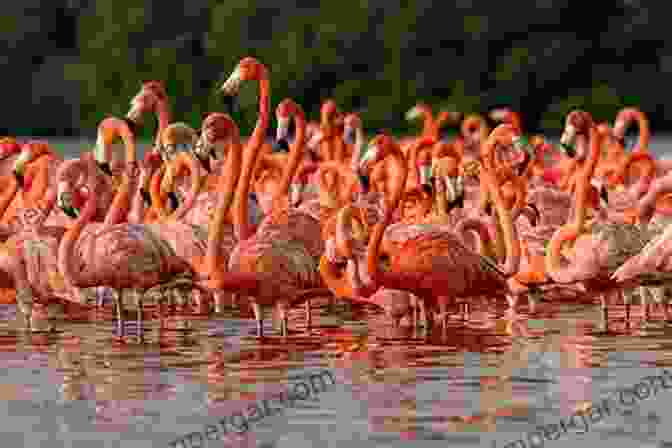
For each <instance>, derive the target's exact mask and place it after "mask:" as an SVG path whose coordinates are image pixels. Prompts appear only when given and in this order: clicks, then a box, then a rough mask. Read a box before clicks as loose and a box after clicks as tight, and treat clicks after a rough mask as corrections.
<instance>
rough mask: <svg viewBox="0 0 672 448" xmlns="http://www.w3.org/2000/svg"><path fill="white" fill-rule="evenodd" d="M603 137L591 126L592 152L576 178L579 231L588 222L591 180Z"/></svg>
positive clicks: (576, 224)
mask: <svg viewBox="0 0 672 448" xmlns="http://www.w3.org/2000/svg"><path fill="white" fill-rule="evenodd" d="M602 137H603V136H602V134H601V133H600V132H599V131H598V130H597V129H596V128H595V127H591V128H590V154H589V156H588V159H587V160H586V161H585V162H584V164H583V166H582V167H581V168H580V171H579V173H578V176H577V179H576V187H575V188H576V192H575V194H576V202H575V207H576V208H575V212H574V225H575V226H576V228H577V229H579V231H580V230H581V229H582V228H583V225H584V223H585V222H586V215H587V212H588V201H589V191H590V188H591V184H590V180H591V178H592V177H593V174H594V173H595V167H596V166H597V163H598V162H599V160H600V156H601V145H602Z"/></svg>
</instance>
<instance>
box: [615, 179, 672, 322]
mask: <svg viewBox="0 0 672 448" xmlns="http://www.w3.org/2000/svg"><path fill="white" fill-rule="evenodd" d="M670 192H672V175H669V174H668V175H666V176H665V177H662V178H659V179H656V180H654V181H653V183H652V184H651V188H650V189H649V191H648V192H647V193H646V195H644V196H643V197H642V198H641V199H640V201H639V204H638V207H637V215H638V218H639V222H640V225H641V226H642V228H643V229H644V230H649V231H651V232H653V233H657V235H656V236H654V237H653V238H652V239H651V240H650V241H649V242H648V243H647V244H646V246H645V247H644V248H643V249H642V250H641V252H639V253H638V254H636V255H634V256H633V257H631V258H630V259H628V260H627V261H626V262H625V263H623V264H622V265H621V266H620V267H619V268H618V269H616V271H615V272H614V273H613V274H612V279H613V280H616V281H618V282H632V281H636V282H637V283H639V284H640V285H642V287H641V288H640V294H641V295H642V296H643V297H642V301H643V302H645V300H646V299H648V298H649V297H651V298H653V299H654V300H655V301H656V302H659V303H661V302H663V301H664V295H665V287H666V285H667V283H668V282H669V278H670V274H669V272H670V260H669V252H670V249H669V247H670V243H669V242H670V241H672V239H671V238H670V235H672V226H670V225H668V224H667V223H662V224H654V223H652V218H653V216H654V213H655V212H656V211H659V210H657V209H658V207H657V206H656V199H657V198H658V197H659V196H661V195H664V194H668V193H670ZM663 212H664V213H667V212H668V211H666V210H663ZM644 304H645V306H644V316H645V318H646V317H648V304H646V303H644ZM663 310H664V312H665V320H667V321H670V320H672V316H671V315H670V311H669V309H668V307H667V306H664V307H663Z"/></svg>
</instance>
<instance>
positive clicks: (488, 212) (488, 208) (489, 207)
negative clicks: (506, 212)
mask: <svg viewBox="0 0 672 448" xmlns="http://www.w3.org/2000/svg"><path fill="white" fill-rule="evenodd" d="M485 214H486V215H488V216H492V204H491V203H489V202H488V203H487V204H486V206H485Z"/></svg>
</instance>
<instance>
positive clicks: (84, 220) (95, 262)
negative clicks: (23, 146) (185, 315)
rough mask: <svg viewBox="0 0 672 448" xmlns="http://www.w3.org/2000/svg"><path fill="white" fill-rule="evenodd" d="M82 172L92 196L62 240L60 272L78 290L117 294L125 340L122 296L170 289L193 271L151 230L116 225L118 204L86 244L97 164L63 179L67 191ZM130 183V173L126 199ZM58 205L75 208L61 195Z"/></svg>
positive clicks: (69, 170) (65, 169)
mask: <svg viewBox="0 0 672 448" xmlns="http://www.w3.org/2000/svg"><path fill="white" fill-rule="evenodd" d="M82 169H84V172H85V174H86V178H85V181H86V184H87V186H88V187H89V191H90V195H89V197H88V198H87V201H86V203H85V205H84V207H83V210H82V212H81V214H80V215H79V216H78V218H77V220H76V222H75V224H74V225H73V226H72V228H71V229H69V230H68V232H67V233H66V234H65V235H64V236H63V238H62V240H61V243H60V245H59V248H58V268H59V271H60V272H61V273H62V274H63V276H64V277H65V280H66V282H67V283H68V284H70V285H72V286H75V287H79V288H87V287H94V286H108V287H111V288H114V289H116V290H117V292H118V294H117V297H116V302H117V303H116V308H117V320H118V327H119V335H120V337H121V338H123V337H124V319H123V312H122V299H123V297H122V290H123V289H127V288H137V289H141V290H145V291H146V290H147V289H149V288H152V287H154V286H157V285H163V284H170V282H171V281H174V278H175V276H176V275H181V274H187V275H188V274H191V269H190V267H189V265H188V264H187V263H186V262H184V261H183V260H182V259H181V258H179V257H178V256H177V255H175V253H174V252H173V251H172V250H171V249H170V247H169V246H168V245H167V244H166V243H165V242H163V241H161V239H160V238H158V237H157V236H155V235H154V234H153V232H152V231H151V230H150V229H149V228H148V227H147V226H144V225H140V224H125V223H120V224H116V223H114V222H115V221H117V220H119V219H120V215H121V213H120V212H119V211H120V208H121V207H120V204H119V201H117V200H115V203H114V204H113V205H112V208H111V210H110V215H108V219H107V221H108V222H107V223H104V224H102V225H99V229H97V231H95V233H94V232H90V233H89V234H88V237H86V236H85V237H84V238H82V236H83V235H82V231H83V230H84V229H85V227H86V226H87V225H88V224H89V223H90V222H91V219H92V218H93V216H94V214H95V212H96V199H97V198H96V192H95V188H94V187H95V185H94V184H95V181H94V179H95V172H96V165H95V163H93V161H92V160H91V159H84V160H77V161H74V163H71V164H67V165H65V166H62V167H61V168H60V169H59V173H58V178H59V180H60V182H61V185H63V188H64V189H65V190H66V191H67V188H68V187H70V185H69V184H71V183H72V182H73V181H74V180H75V179H76V178H77V177H79V176H80V175H81V171H82ZM130 181H131V178H130V173H128V172H127V173H126V174H125V176H124V181H123V182H124V183H123V184H122V186H121V187H120V190H121V191H122V193H123V192H128V190H129V189H130ZM70 188H71V187H70ZM117 197H118V198H119V197H121V195H119V194H118V195H117ZM58 199H59V205H60V206H61V207H62V208H67V207H70V206H71V204H70V201H69V198H68V197H67V196H64V195H60V197H59V198H58ZM139 305H140V306H139V307H138V331H139V335H140V338H141V339H142V326H141V324H142V306H141V304H139Z"/></svg>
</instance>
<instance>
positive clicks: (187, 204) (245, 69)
mask: <svg viewBox="0 0 672 448" xmlns="http://www.w3.org/2000/svg"><path fill="white" fill-rule="evenodd" d="M245 81H257V82H258V83H259V99H258V103H259V104H258V107H259V112H258V119H257V122H256V126H255V128H254V130H253V132H252V134H251V136H250V137H249V138H247V139H246V140H244V139H242V138H241V136H240V133H239V130H238V127H237V125H236V123H235V121H234V120H233V119H232V118H231V115H230V114H227V113H220V112H215V113H210V114H208V115H206V116H205V118H204V120H203V123H202V126H201V130H200V135H199V133H198V132H197V131H196V130H194V129H192V128H191V127H190V126H188V125H186V124H184V123H180V122H173V121H172V116H171V112H170V107H169V104H168V102H169V98H168V95H167V92H166V90H165V88H164V86H163V84H162V83H161V82H159V81H150V82H145V83H143V85H142V87H141V89H140V91H139V93H138V94H137V95H136V96H135V97H133V99H132V100H131V103H130V110H129V111H128V113H127V115H126V117H124V118H116V117H108V118H105V119H104V120H103V121H102V122H101V123H100V125H99V127H98V138H97V142H96V145H95V149H94V150H93V151H90V152H84V153H83V154H82V155H81V156H80V157H79V158H76V159H68V160H63V158H62V157H61V156H59V155H58V154H57V153H56V152H55V151H54V150H52V149H51V148H50V146H49V145H48V144H47V143H45V142H43V141H34V140H33V141H27V142H17V140H16V139H14V138H10V137H7V138H4V139H2V140H0V158H1V161H0V171H1V173H0V180H1V182H2V186H1V187H0V231H1V232H0V234H1V237H2V241H3V244H2V245H1V247H0V251H1V252H0V271H1V272H2V275H1V276H0V282H1V283H2V284H1V285H0V286H1V287H2V288H4V289H2V290H1V292H2V294H1V297H0V298H1V299H2V300H3V301H4V303H14V302H16V304H17V306H18V309H19V310H20V311H21V313H22V314H23V316H24V317H25V326H26V329H27V330H29V331H31V330H32V331H44V329H40V325H39V324H38V322H42V323H44V322H45V321H46V322H47V329H48V330H51V329H53V326H52V325H50V324H49V322H52V323H53V318H52V316H53V312H54V311H53V310H55V309H57V308H58V307H59V306H60V307H63V306H66V305H67V304H68V303H73V302H74V303H77V304H80V305H82V304H88V306H96V307H102V306H104V305H106V299H109V298H110V297H112V298H113V299H114V305H115V306H114V309H115V310H116V311H115V314H116V319H117V323H118V332H117V337H118V338H120V339H121V340H124V339H125V338H126V337H127V336H126V334H125V330H124V328H125V327H124V319H125V314H126V313H125V312H124V297H125V296H124V295H126V298H127V299H128V297H130V296H128V295H127V294H128V293H129V291H134V293H135V295H134V297H135V300H136V301H137V303H136V305H137V310H138V311H137V324H138V326H139V330H140V333H139V334H140V336H142V321H143V315H144V314H147V313H146V312H145V313H143V302H142V300H143V298H146V297H147V296H148V295H150V294H154V293H158V294H159V296H160V297H161V298H163V299H165V298H166V297H168V298H169V300H159V307H158V308H159V316H160V318H161V319H163V316H164V313H167V312H168V313H169V312H170V311H171V309H173V308H172V306H173V305H175V303H174V302H175V301H177V302H178V306H180V307H182V309H184V307H188V308H189V309H190V310H191V312H193V313H196V314H199V313H200V314H206V315H207V314H208V313H209V312H210V311H211V310H212V309H213V308H214V309H215V310H220V309H221V308H222V306H224V304H225V303H230V301H231V300H241V301H243V302H241V303H245V301H247V302H249V303H250V304H251V307H252V312H253V313H254V316H255V319H256V321H257V332H258V335H259V336H262V335H263V331H262V328H263V327H262V316H263V314H262V307H266V306H272V307H273V311H274V314H275V316H277V318H278V319H279V322H280V324H281V325H280V328H281V334H282V335H283V336H284V335H287V330H288V328H287V326H288V318H287V316H288V311H289V310H290V309H291V308H292V307H295V306H299V305H300V306H305V318H306V323H307V325H308V326H310V323H311V316H310V301H311V299H315V298H318V297H322V298H324V297H328V298H329V300H332V299H333V298H338V299H344V300H349V301H352V302H358V303H368V304H374V305H378V306H379V307H380V308H381V309H382V310H384V312H385V314H386V315H387V316H389V317H390V318H391V319H392V320H393V323H394V324H395V325H399V323H400V321H401V319H403V318H407V319H408V320H409V322H411V323H412V324H414V325H427V326H428V327H430V326H431V325H432V323H434V322H441V323H443V325H445V324H446V322H447V319H448V318H449V317H450V316H451V315H454V312H455V310H457V313H458V315H459V316H461V318H462V319H465V320H466V319H469V304H470V303H473V301H474V300H476V299H478V298H481V299H482V298H486V300H489V301H495V300H498V299H502V298H506V300H507V302H508V305H509V312H515V310H516V307H518V306H519V302H520V299H521V298H525V299H527V300H526V301H524V302H523V303H527V305H528V307H529V308H528V309H529V312H530V313H531V314H533V313H535V312H536V311H535V308H536V307H537V306H538V304H539V302H540V301H544V300H546V301H548V300H550V299H549V298H554V299H557V300H563V298H565V299H566V297H567V296H566V295H563V294H565V293H567V292H568V291H569V292H573V293H574V294H581V295H582V297H584V298H585V297H599V299H600V303H601V307H602V310H603V316H604V317H605V318H606V317H607V310H608V307H609V305H611V304H613V303H614V302H619V301H620V300H623V301H624V303H625V309H626V317H625V319H626V322H629V320H630V317H631V316H630V303H631V301H632V299H633V297H634V294H633V291H635V290H637V292H638V296H639V297H640V298H641V303H642V313H643V316H644V318H648V317H649V315H650V313H651V311H652V310H655V309H660V307H662V311H663V312H664V318H665V320H672V316H671V315H670V314H669V310H668V303H667V299H666V290H665V287H666V282H667V281H671V280H672V259H671V258H670V255H671V254H672V226H669V227H668V226H667V225H666V224H667V223H668V222H667V221H666V220H667V219H668V216H672V201H671V200H670V199H672V172H670V173H669V174H668V173H667V172H668V171H669V170H671V169H672V163H670V162H666V161H665V160H656V159H655V158H654V156H653V155H652V154H651V153H650V152H649V150H648V142H649V138H650V130H649V125H648V121H647V118H646V117H645V115H644V114H643V113H642V112H641V111H639V110H638V109H636V108H625V109H623V110H621V111H620V112H619V114H618V115H617V117H616V119H615V122H614V125H613V127H611V126H610V125H609V124H607V123H597V122H596V121H594V120H593V118H592V117H591V115H590V113H588V112H586V111H581V110H575V111H572V112H571V113H569V114H568V116H567V118H566V122H565V128H564V132H563V134H562V137H561V140H560V145H559V146H557V147H556V146H554V145H552V144H550V143H549V142H547V141H546V140H545V139H544V137H543V136H541V135H535V136H527V137H526V136H525V134H524V129H523V125H522V123H521V119H520V116H519V114H518V113H516V112H514V111H512V110H509V109H496V110H493V111H491V112H490V113H489V115H488V117H484V116H480V115H467V116H463V115H462V114H460V113H457V112H452V111H451V112H446V111H443V112H440V113H438V114H436V115H434V114H433V113H432V111H431V109H430V108H429V107H428V106H427V105H424V104H418V105H416V106H415V107H413V108H412V109H411V110H409V111H408V113H407V115H406V119H407V120H412V121H416V120H417V121H421V122H422V125H423V126H422V131H421V133H420V134H419V135H417V136H412V137H407V138H403V139H395V138H393V137H392V136H391V135H388V134H387V133H385V132H382V133H379V134H378V135H376V136H375V137H374V138H373V139H372V140H370V141H368V142H366V141H365V135H364V131H363V127H362V122H361V120H360V118H359V117H358V115H357V114H356V113H349V114H344V113H342V112H341V111H339V110H338V108H337V106H336V104H335V102H334V101H332V100H328V101H325V102H324V104H322V108H321V117H320V122H319V123H318V122H310V121H307V119H306V116H305V114H304V111H303V110H302V108H301V106H300V105H298V104H296V103H295V102H294V101H292V100H291V99H286V100H284V101H282V102H281V103H280V104H279V105H278V106H277V107H276V109H275V118H276V120H277V126H278V127H277V130H276V136H275V138H274V139H267V138H266V136H267V133H268V132H269V127H270V123H271V113H272V111H271V104H270V80H269V71H268V69H267V68H266V67H265V66H264V65H263V64H262V63H260V62H259V61H257V60H256V59H254V58H251V57H247V58H244V59H242V60H241V61H240V62H239V64H238V65H237V67H236V68H235V70H234V71H233V73H232V74H231V75H230V76H229V78H228V79H227V80H226V82H224V84H223V85H222V86H221V89H220V92H221V94H223V95H224V97H225V99H226V104H227V106H229V109H230V111H229V112H232V111H233V106H234V102H235V98H236V96H237V94H238V92H239V90H240V86H241V84H242V83H243V82H245ZM148 114H154V115H155V116H156V117H157V118H158V131H157V134H156V139H155V143H154V147H153V149H152V150H151V151H149V152H148V153H147V154H146V156H145V157H143V158H141V159H139V158H138V157H137V156H136V143H135V133H136V131H137V130H138V129H140V127H141V126H142V124H143V120H144V118H145V116H146V115H148ZM633 125H636V126H638V128H639V139H638V141H637V143H636V144H635V145H634V147H633V148H628V147H627V146H628V145H626V143H625V142H626V139H625V135H626V130H627V129H628V128H629V127H631V126H633ZM490 126H493V127H494V129H492V130H491V129H490ZM450 127H458V128H459V133H458V136H457V137H455V138H454V139H452V140H450V139H446V138H442V130H443V129H444V128H450ZM117 139H121V140H122V141H123V145H124V148H125V151H124V154H121V151H116V149H115V148H117V147H116V146H115V141H116V140H117ZM118 152H119V153H118ZM668 194H671V195H670V196H667V195H668ZM521 218H523V219H521ZM110 293H111V294H110ZM92 294H93V295H92ZM92 297H93V299H92ZM93 303H95V305H93ZM652 305H657V308H653V307H652Z"/></svg>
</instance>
